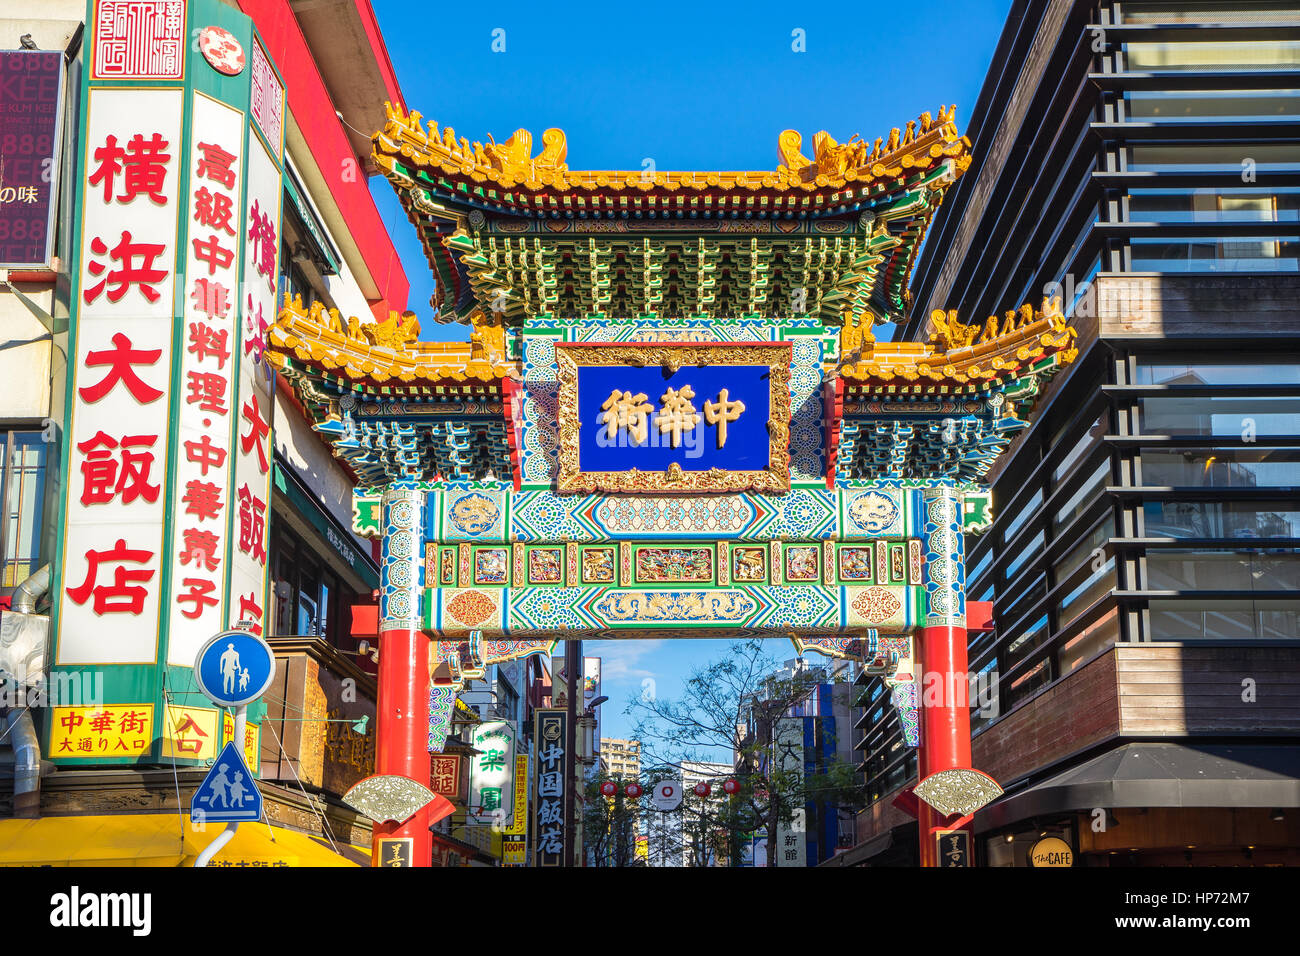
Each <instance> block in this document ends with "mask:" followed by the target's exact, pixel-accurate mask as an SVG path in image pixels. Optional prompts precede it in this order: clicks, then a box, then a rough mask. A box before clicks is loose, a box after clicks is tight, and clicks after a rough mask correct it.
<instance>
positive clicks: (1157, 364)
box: [1135, 353, 1300, 385]
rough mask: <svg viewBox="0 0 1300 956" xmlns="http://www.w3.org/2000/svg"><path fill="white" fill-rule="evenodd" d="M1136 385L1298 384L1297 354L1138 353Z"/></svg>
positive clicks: (1299, 368)
mask: <svg viewBox="0 0 1300 956" xmlns="http://www.w3.org/2000/svg"><path fill="white" fill-rule="evenodd" d="M1135 384H1138V385H1261V384H1276V385H1293V384H1294V385H1300V355H1288V354H1286V353H1283V354H1281V355H1276V354H1274V355H1240V356H1234V357H1233V358H1231V359H1225V358H1222V357H1219V356H1205V357H1203V358H1202V357H1194V358H1190V359H1189V358H1187V357H1185V356H1176V357H1166V356H1163V355H1152V356H1140V357H1139V358H1138V360H1137V380H1136V383H1135Z"/></svg>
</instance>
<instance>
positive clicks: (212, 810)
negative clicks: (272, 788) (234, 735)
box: [190, 740, 262, 823]
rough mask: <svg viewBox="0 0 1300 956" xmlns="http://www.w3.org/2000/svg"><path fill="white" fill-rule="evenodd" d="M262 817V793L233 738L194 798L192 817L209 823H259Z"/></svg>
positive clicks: (191, 810)
mask: <svg viewBox="0 0 1300 956" xmlns="http://www.w3.org/2000/svg"><path fill="white" fill-rule="evenodd" d="M261 818H262V794H261V793H260V792H259V791H258V789H257V783H256V781H255V780H254V779H253V775H252V773H250V772H249V769H248V765H247V764H245V763H244V756H243V754H241V753H240V752H239V748H237V747H236V746H235V742H234V741H233V740H232V741H230V742H229V743H227V744H226V746H225V747H224V748H222V750H221V753H220V754H218V755H217V759H216V761H215V762H214V763H213V764H212V769H211V770H209V771H208V775H207V776H206V777H204V778H203V783H201V784H200V785H199V788H198V789H197V790H195V791H194V796H193V798H192V799H191V800H190V819H191V820H193V821H195V822H199V821H203V822H207V823H255V822H256V821H258V820H260V819H261Z"/></svg>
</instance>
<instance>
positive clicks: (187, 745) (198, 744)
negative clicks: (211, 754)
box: [172, 714, 207, 754]
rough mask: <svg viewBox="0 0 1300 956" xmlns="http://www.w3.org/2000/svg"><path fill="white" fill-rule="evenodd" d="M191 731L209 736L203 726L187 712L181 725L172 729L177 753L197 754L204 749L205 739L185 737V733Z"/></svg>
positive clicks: (202, 735)
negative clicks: (188, 738)
mask: <svg viewBox="0 0 1300 956" xmlns="http://www.w3.org/2000/svg"><path fill="white" fill-rule="evenodd" d="M190 731H194V733H196V734H198V735H199V736H200V737H206V736H207V734H205V733H204V732H203V728H202V727H200V726H199V725H198V724H197V723H196V722H195V720H194V718H193V717H192V716H190V715H189V714H186V715H185V719H184V720H183V721H181V724H180V726H179V727H177V728H176V729H175V730H174V731H172V740H174V741H176V752H177V753H182V754H183V753H193V754H196V753H199V752H201V751H202V750H203V741H201V740H198V739H195V740H186V739H185V737H184V735H185V734H187V733H189V732H190Z"/></svg>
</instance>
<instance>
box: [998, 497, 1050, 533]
mask: <svg viewBox="0 0 1300 956" xmlns="http://www.w3.org/2000/svg"><path fill="white" fill-rule="evenodd" d="M1042 503H1043V492H1042V489H1039V490H1037V491H1035V492H1034V493H1033V494H1032V495H1030V496H1029V499H1028V500H1027V501H1026V502H1025V503H1024V505H1022V506H1021V508H1020V511H1019V512H1018V513H1017V514H1016V516H1015V517H1014V518H1012V519H1011V523H1010V524H1008V525H1007V526H1006V528H1005V529H1004V530H1003V531H1002V541H1003V543H1005V542H1007V541H1010V540H1011V539H1012V538H1014V537H1015V536H1016V532H1017V531H1019V530H1020V529H1021V528H1022V527H1023V526H1024V524H1025V522H1026V521H1028V520H1029V519H1030V518H1031V517H1033V515H1034V512H1035V511H1037V510H1038V506H1039V505H1041V504H1042Z"/></svg>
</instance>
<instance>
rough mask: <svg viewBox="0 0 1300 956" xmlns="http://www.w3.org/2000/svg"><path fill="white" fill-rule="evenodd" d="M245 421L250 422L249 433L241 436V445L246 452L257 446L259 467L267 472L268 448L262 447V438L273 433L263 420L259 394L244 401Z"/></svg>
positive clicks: (243, 414) (263, 471)
mask: <svg viewBox="0 0 1300 956" xmlns="http://www.w3.org/2000/svg"><path fill="white" fill-rule="evenodd" d="M241 415H242V417H243V419H244V421H246V422H248V425H249V428H248V434H247V435H240V436H239V447H240V449H242V450H243V452H244V454H245V455H247V454H248V450H249V449H250V448H253V447H256V448H257V467H258V470H259V471H261V472H262V474H264V475H265V474H266V472H267V469H268V468H270V465H269V464H268V463H267V460H266V450H265V449H264V448H263V447H262V439H263V438H265V437H266V436H267V435H269V434H271V426H270V425H268V424H267V423H266V422H265V421H263V420H262V412H261V409H259V408H258V407H257V396H256V395H254V396H253V397H252V399H251V400H249V401H247V402H244V407H243V409H242V411H241Z"/></svg>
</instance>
